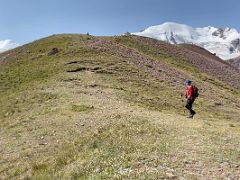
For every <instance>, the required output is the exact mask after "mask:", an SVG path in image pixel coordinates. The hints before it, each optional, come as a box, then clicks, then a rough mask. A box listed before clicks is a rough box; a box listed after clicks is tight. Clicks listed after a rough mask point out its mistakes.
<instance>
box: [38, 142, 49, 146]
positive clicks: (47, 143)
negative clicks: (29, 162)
mask: <svg viewBox="0 0 240 180" xmlns="http://www.w3.org/2000/svg"><path fill="white" fill-rule="evenodd" d="M47 144H48V143H46V142H45V143H39V145H44V146H45V145H47Z"/></svg>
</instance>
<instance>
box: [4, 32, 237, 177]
mask: <svg viewBox="0 0 240 180" xmlns="http://www.w3.org/2000/svg"><path fill="white" fill-rule="evenodd" d="M165 46H170V47H171V46H172V45H167V44H165ZM53 48H58V50H59V52H58V53H56V54H55V55H49V54H48V53H49V52H50V51H51V50H52V49H53ZM172 48H174V46H172ZM186 78H188V79H192V80H193V81H194V82H195V83H196V84H197V86H198V87H199V89H200V97H199V98H198V99H197V101H196V103H195V106H194V108H195V109H196V111H197V113H198V114H197V115H196V118H195V119H193V120H188V119H186V118H185V115H186V113H187V112H185V110H184V98H183V97H181V93H182V92H183V91H184V79H186ZM239 117H240V93H239V89H236V88H233V87H231V86H229V85H228V84H227V83H226V82H223V81H221V80H219V79H216V78H214V77H213V76H211V75H210V74H208V73H206V72H203V71H202V70H201V69H199V68H197V67H196V66H193V65H192V64H191V63H190V62H189V61H188V60H187V59H184V58H178V57H174V56H173V55H172V54H171V53H170V52H168V51H166V50H165V49H164V48H161V44H160V45H159V47H156V46H151V45H149V44H146V42H145V41H144V40H142V39H141V38H136V37H134V36H119V37H94V36H88V35H70V34H65V35H54V36H50V37H48V38H45V39H41V40H38V41H35V42H33V43H31V44H28V45H25V46H22V47H19V48H17V49H14V50H11V51H8V52H5V53H3V54H1V55H0V138H1V140H0V152H1V157H0V179H19V178H21V179H28V178H30V179H141V178H142V179H144V178H147V179H161V178H162V179H164V178H169V179H173V178H176V179H180V178H186V179H224V178H230V179H239V178H240V176H239V174H240V163H239V162H240V152H239V150H240V138H239V137H240V119H239Z"/></svg>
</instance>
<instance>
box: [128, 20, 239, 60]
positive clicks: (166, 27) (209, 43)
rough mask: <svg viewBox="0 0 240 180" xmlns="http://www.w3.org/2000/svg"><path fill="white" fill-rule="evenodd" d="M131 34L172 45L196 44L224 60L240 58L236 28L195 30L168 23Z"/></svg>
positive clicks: (183, 25) (210, 27)
mask: <svg viewBox="0 0 240 180" xmlns="http://www.w3.org/2000/svg"><path fill="white" fill-rule="evenodd" d="M131 34H133V35H137V36H144V37H149V38H153V39H157V40H161V41H165V42H168V43H170V44H195V45H197V46H200V47H203V48H205V49H206V50H208V51H210V52H211V53H215V54H216V55H217V56H218V57H220V58H221V59H223V60H228V59H232V58H236V57H238V56H240V33H239V32H238V31H237V30H236V29H234V28H228V27H226V28H216V27H212V26H208V27H203V28H193V27H191V26H188V25H185V24H179V23H174V22H166V23H163V24H161V25H157V26H151V27H149V28H147V29H145V30H143V31H141V32H135V33H131Z"/></svg>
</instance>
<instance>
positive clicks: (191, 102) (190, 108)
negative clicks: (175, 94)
mask: <svg viewBox="0 0 240 180" xmlns="http://www.w3.org/2000/svg"><path fill="white" fill-rule="evenodd" d="M193 102H194V100H190V99H188V100H187V104H186V106H185V107H186V108H187V109H188V110H189V113H190V115H194V114H196V112H195V111H194V110H192V105H193Z"/></svg>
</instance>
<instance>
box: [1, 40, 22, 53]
mask: <svg viewBox="0 0 240 180" xmlns="http://www.w3.org/2000/svg"><path fill="white" fill-rule="evenodd" d="M17 46H19V44H17V43H15V42H14V41H12V40H2V41H0V53H1V52H4V51H7V50H9V49H13V48H15V47H17Z"/></svg>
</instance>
